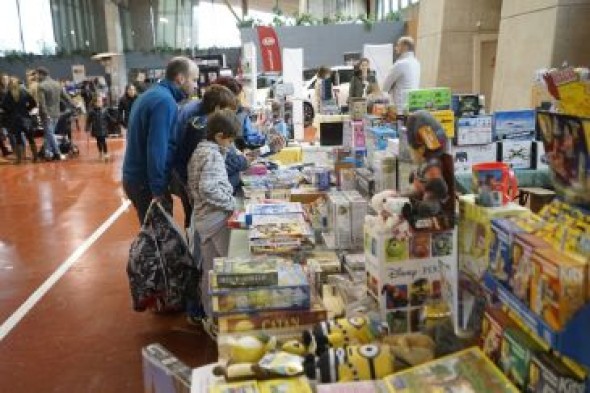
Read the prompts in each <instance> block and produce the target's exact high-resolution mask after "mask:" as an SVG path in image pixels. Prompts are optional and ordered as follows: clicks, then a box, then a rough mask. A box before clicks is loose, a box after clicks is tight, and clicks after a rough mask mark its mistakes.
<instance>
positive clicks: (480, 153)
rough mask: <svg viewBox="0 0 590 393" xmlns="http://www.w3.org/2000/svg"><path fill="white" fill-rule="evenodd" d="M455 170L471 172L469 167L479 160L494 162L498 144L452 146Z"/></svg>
mask: <svg viewBox="0 0 590 393" xmlns="http://www.w3.org/2000/svg"><path fill="white" fill-rule="evenodd" d="M453 158H454V160H455V172H457V173H471V167H472V166H473V165H474V164H479V163H480V162H495V161H497V159H498V145H497V144H496V143H495V142H493V143H489V144H487V145H473V146H453Z"/></svg>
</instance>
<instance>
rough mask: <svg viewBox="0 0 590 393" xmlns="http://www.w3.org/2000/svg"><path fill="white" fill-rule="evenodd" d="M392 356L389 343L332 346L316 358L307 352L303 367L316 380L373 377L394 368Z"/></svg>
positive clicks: (372, 378) (348, 379)
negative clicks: (343, 346)
mask: <svg viewBox="0 0 590 393" xmlns="http://www.w3.org/2000/svg"><path fill="white" fill-rule="evenodd" d="M392 359H393V357H392V355H391V350H390V347H389V345H374V344H370V345H362V346H350V347H346V348H331V349H329V350H328V351H327V352H324V353H323V354H322V355H321V356H320V357H319V358H317V360H316V359H315V358H314V357H313V355H308V357H307V358H306V360H305V362H304V369H305V374H306V376H307V377H308V378H309V379H312V380H317V381H318V383H335V382H354V381H367V380H376V379H381V378H384V377H385V376H387V375H389V374H392V373H393V372H394V368H393V361H392Z"/></svg>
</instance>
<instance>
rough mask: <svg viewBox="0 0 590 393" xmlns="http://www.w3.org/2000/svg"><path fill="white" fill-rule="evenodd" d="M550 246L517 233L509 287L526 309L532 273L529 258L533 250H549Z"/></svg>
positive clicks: (540, 240)
mask: <svg viewBox="0 0 590 393" xmlns="http://www.w3.org/2000/svg"><path fill="white" fill-rule="evenodd" d="M549 247H551V245H550V244H549V243H547V242H546V241H545V240H543V239H541V238H540V237H538V236H536V235H531V234H529V233H517V234H516V236H514V243H513V246H512V277H511V279H510V280H509V286H510V288H512V293H514V295H516V297H518V298H519V299H520V300H521V301H522V302H523V303H524V304H525V305H526V306H527V307H528V305H529V298H530V285H531V277H532V272H533V266H532V262H531V257H532V256H533V253H534V252H535V250H540V249H543V248H549Z"/></svg>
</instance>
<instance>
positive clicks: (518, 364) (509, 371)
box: [500, 328, 543, 390]
mask: <svg viewBox="0 0 590 393" xmlns="http://www.w3.org/2000/svg"><path fill="white" fill-rule="evenodd" d="M539 352H543V348H542V347H541V346H540V345H539V344H538V343H536V342H535V341H534V340H533V339H532V338H530V337H529V336H528V335H527V334H526V333H524V332H523V331H521V330H519V329H517V328H507V329H506V330H505V331H504V338H503V340H502V348H501V355H500V367H501V368H502V370H503V371H504V374H506V376H507V377H508V378H509V379H510V380H511V381H512V382H513V383H514V384H515V385H516V386H517V387H518V388H519V389H523V390H524V389H525V388H526V387H527V385H528V377H529V364H530V362H531V359H532V358H533V356H534V355H535V354H536V353H539Z"/></svg>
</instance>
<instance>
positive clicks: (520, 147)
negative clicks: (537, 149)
mask: <svg viewBox="0 0 590 393" xmlns="http://www.w3.org/2000/svg"><path fill="white" fill-rule="evenodd" d="M498 146H499V149H500V154H499V157H500V161H502V162H504V163H506V164H508V165H510V166H511V167H512V168H514V169H530V168H531V166H532V164H533V160H532V157H533V152H532V150H533V142H532V141H519V140H510V139H505V140H503V141H501V142H498Z"/></svg>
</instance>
